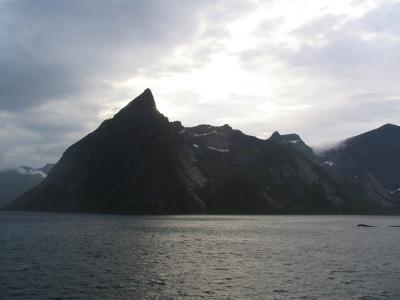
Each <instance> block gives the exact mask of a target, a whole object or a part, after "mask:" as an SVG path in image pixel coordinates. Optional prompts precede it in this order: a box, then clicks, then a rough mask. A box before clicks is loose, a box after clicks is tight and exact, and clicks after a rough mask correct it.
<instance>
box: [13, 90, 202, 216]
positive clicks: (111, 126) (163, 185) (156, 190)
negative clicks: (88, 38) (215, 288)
mask: <svg viewBox="0 0 400 300" xmlns="http://www.w3.org/2000/svg"><path fill="white" fill-rule="evenodd" d="M176 138H177V135H176V136H175V135H174V132H173V131H172V130H171V126H170V124H169V121H168V119H167V118H166V117H164V116H163V115H162V114H161V113H160V112H158V110H157V108H156V105H155V102H154V99H153V95H152V94H151V91H150V90H146V91H145V92H144V93H143V94H141V95H140V96H139V97H137V98H136V99H134V100H133V101H132V102H131V103H129V104H128V105H127V106H126V107H125V108H123V109H122V110H121V111H119V112H118V113H117V114H116V115H115V116H114V117H113V118H112V119H110V120H106V121H104V122H103V123H102V124H101V125H100V127H99V128H97V129H96V130H95V131H94V132H92V133H90V134H89V135H87V136H86V137H84V138H83V139H82V140H80V141H79V142H77V143H76V144H74V145H72V146H71V147H70V148H68V149H67V150H66V151H65V153H64V154H63V156H62V157H61V159H60V161H59V162H58V163H57V164H56V166H55V167H54V169H53V170H52V172H51V174H50V176H48V178H46V180H45V181H44V182H43V183H42V184H40V185H39V186H37V187H36V188H34V189H32V190H31V191H29V192H28V193H26V194H25V195H23V196H22V197H20V198H19V199H17V201H15V202H14V203H12V204H11V205H10V206H9V208H10V209H28V210H50V211H95V212H121V213H124V212H127V213H129V212H138V213H140V212H151V213H158V212H177V211H179V212H185V211H196V210H197V209H198V207H196V205H197V204H196V203H192V202H191V201H190V200H191V197H190V196H188V191H187V190H186V188H185V184H183V179H182V178H181V175H180V157H179V152H178V149H177V147H176ZM197 206H198V205H197Z"/></svg>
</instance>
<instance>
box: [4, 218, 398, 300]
mask: <svg viewBox="0 0 400 300" xmlns="http://www.w3.org/2000/svg"><path fill="white" fill-rule="evenodd" d="M359 223H364V224H371V225H378V226H379V227H373V228H360V227H357V226H356V225H357V224H359ZM390 225H400V217H393V216H390V217H389V216H120V215H88V214H75V215H74V214H47V213H15V212H1V213H0V298H25V299H29V298H35V299H36V298H38V297H39V298H129V297H131V298H140V297H142V298H179V297H182V298H190V297H192V298H203V297H204V298H218V299H224V298H242V299H243V298H251V299H299V298H301V297H304V299H321V298H322V299H368V298H363V297H367V296H369V297H378V298H379V299H400V228H395V227H389V226H390Z"/></svg>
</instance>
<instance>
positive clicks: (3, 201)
mask: <svg viewBox="0 0 400 300" xmlns="http://www.w3.org/2000/svg"><path fill="white" fill-rule="evenodd" d="M52 167H53V165H52V164H46V165H45V166H44V167H42V168H39V169H34V168H31V167H28V166H20V167H17V168H15V169H8V170H4V171H0V208H1V207H3V206H5V205H7V204H9V203H11V202H12V201H13V200H15V199H16V198H17V197H18V196H20V195H22V194H23V193H25V192H26V191H28V190H29V189H31V188H33V187H34V186H36V185H38V184H39V183H40V182H41V181H42V180H43V179H44V178H45V177H46V176H47V174H48V173H49V172H50V170H51V168H52Z"/></svg>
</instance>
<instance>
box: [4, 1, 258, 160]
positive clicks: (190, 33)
mask: <svg viewBox="0 0 400 300" xmlns="http://www.w3.org/2000/svg"><path fill="white" fill-rule="evenodd" d="M252 3H253V1H240V0H234V1H228V0H216V1H212V0H188V1H180V0H169V1H163V0H150V1H149V0H134V1H130V0H111V1H106V0H104V1H94V0H88V1H52V0H37V1H24V0H0V11H1V14H0V124H1V125H2V127H1V128H0V140H1V149H0V158H1V161H3V162H2V165H3V166H4V165H13V164H14V163H18V164H22V163H26V164H29V163H32V164H37V163H39V162H42V163H44V162H47V161H54V160H55V159H57V158H58V157H59V156H60V155H61V153H62V151H63V149H65V147H66V146H68V145H69V144H71V143H72V142H74V141H76V139H77V138H79V137H81V136H83V135H84V134H86V133H87V132H88V131H90V130H92V129H94V128H95V127H96V126H97V124H98V122H99V121H100V119H102V118H104V116H102V111H103V110H104V108H105V107H108V106H110V103H116V105H118V104H120V103H119V102H116V101H121V100H125V99H129V98H133V97H134V96H136V95H135V94H137V93H139V92H141V91H136V90H132V91H130V93H129V94H127V93H126V91H120V90H117V89H114V88H113V86H112V84H110V83H109V82H110V81H118V80H126V79H128V78H132V77H134V76H135V74H137V73H138V72H141V71H142V70H144V69H151V68H152V66H153V65H156V63H157V61H158V60H160V59H163V58H166V57H168V56H169V55H171V52H172V51H173V50H174V49H175V48H176V47H177V46H179V45H181V44H185V43H186V44H187V43H190V42H191V41H195V40H196V39H198V38H200V37H199V30H200V29H201V28H202V27H204V28H203V31H207V33H206V35H207V36H208V38H209V43H210V44H211V43H212V42H213V40H215V39H214V38H216V37H217V36H220V37H221V36H223V35H225V34H227V32H226V31H225V30H224V28H223V27H224V22H226V21H227V20H229V19H232V18H234V17H235V16H237V14H239V13H243V11H244V10H245V9H248V8H249V7H251V6H252V5H253V4H252ZM227 5H229V9H226V7H227ZM207 20H210V21H207ZM204 24H207V25H206V26H204ZM203 35H204V33H203ZM207 55H208V53H207V51H206V50H199V51H198V52H197V53H195V54H194V55H193V64H194V65H196V64H197V65H198V64H201V63H202V61H204V62H205V61H207ZM195 60H197V61H195ZM173 67H174V66H171V68H173ZM189 67H190V66H189ZM157 71H158V72H160V70H154V72H153V76H154V77H157V76H158V74H157ZM111 106H113V105H111ZM1 161H0V162H1Z"/></svg>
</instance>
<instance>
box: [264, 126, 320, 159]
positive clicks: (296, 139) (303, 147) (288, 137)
mask: <svg viewBox="0 0 400 300" xmlns="http://www.w3.org/2000/svg"><path fill="white" fill-rule="evenodd" d="M269 139H270V140H271V141H275V142H277V143H281V144H284V145H288V146H291V147H293V148H294V149H297V150H298V151H300V152H302V153H303V154H304V155H305V156H307V157H308V158H310V159H312V160H314V159H316V157H315V154H314V151H313V149H312V148H311V147H310V146H308V145H307V144H306V143H305V142H304V141H303V140H302V139H301V137H300V136H299V135H298V134H296V133H290V134H280V133H279V132H278V131H275V132H274V133H273V134H272V135H271V137H270V138H269Z"/></svg>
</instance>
